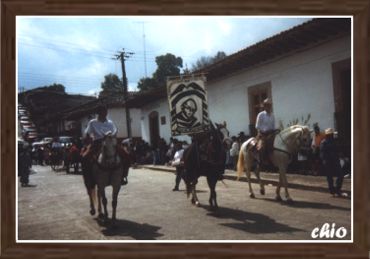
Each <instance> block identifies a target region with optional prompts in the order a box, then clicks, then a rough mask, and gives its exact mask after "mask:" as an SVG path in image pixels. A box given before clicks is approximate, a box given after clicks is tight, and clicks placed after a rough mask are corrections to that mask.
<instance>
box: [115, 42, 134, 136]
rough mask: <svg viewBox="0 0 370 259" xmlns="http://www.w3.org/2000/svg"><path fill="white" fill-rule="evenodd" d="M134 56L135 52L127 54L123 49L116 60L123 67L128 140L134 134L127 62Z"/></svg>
mask: <svg viewBox="0 0 370 259" xmlns="http://www.w3.org/2000/svg"><path fill="white" fill-rule="evenodd" d="M133 54H134V53H133V52H125V49H122V51H120V52H118V54H117V55H116V56H115V57H116V58H115V59H117V60H118V59H119V60H121V65H122V81H123V99H124V102H125V112H126V125H127V137H128V138H131V137H132V134H131V118H130V109H129V108H128V106H127V101H128V84H127V77H126V69H125V60H126V59H127V58H129V57H130V56H131V55H133Z"/></svg>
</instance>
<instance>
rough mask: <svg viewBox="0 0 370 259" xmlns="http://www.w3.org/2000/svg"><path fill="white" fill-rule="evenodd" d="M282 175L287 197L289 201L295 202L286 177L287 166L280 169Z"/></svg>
mask: <svg viewBox="0 0 370 259" xmlns="http://www.w3.org/2000/svg"><path fill="white" fill-rule="evenodd" d="M280 175H281V180H282V183H283V185H284V189H285V198H286V199H287V202H289V203H291V202H293V199H292V198H291V197H290V195H289V192H288V180H287V179H286V168H283V170H281V171H280Z"/></svg>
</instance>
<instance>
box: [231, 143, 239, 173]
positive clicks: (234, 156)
mask: <svg viewBox="0 0 370 259" xmlns="http://www.w3.org/2000/svg"><path fill="white" fill-rule="evenodd" d="M231 139H232V141H233V144H232V145H231V148H230V162H231V169H232V170H236V164H237V162H238V155H239V149H240V145H239V141H238V139H237V138H236V137H235V136H232V137H231Z"/></svg>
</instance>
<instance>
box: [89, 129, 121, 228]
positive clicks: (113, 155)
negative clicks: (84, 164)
mask: <svg viewBox="0 0 370 259" xmlns="http://www.w3.org/2000/svg"><path fill="white" fill-rule="evenodd" d="M123 162H124V161H121V158H120V156H119V155H118V153H117V139H116V137H115V136H114V135H112V134H111V133H110V132H109V133H107V134H106V135H105V137H104V139H103V141H102V147H101V153H100V155H99V157H98V160H97V162H96V163H94V164H93V168H92V173H93V178H94V181H95V183H96V184H97V186H98V197H99V198H98V211H99V218H102V217H103V219H104V220H105V221H106V220H107V219H108V211H107V198H106V196H105V187H106V186H110V185H111V186H112V188H113V191H112V208H113V211H112V223H115V220H116V208H117V199H118V193H119V191H120V189H121V179H122V176H123ZM101 202H102V203H103V207H104V214H102V211H101Z"/></svg>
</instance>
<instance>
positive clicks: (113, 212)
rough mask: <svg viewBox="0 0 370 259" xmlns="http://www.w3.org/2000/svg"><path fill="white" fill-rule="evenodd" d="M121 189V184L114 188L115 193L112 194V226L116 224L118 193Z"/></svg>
mask: <svg viewBox="0 0 370 259" xmlns="http://www.w3.org/2000/svg"><path fill="white" fill-rule="evenodd" d="M119 183H120V182H119ZM120 189H121V184H117V185H114V186H113V192H112V224H114V223H115V222H116V209H117V200H118V193H119V191H120Z"/></svg>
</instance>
